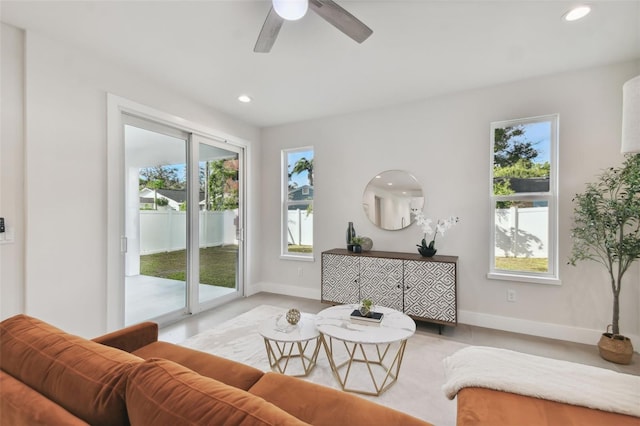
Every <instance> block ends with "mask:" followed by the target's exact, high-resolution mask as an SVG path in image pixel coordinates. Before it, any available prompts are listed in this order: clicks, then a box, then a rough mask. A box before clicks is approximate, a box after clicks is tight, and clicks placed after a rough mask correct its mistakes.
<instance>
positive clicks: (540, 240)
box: [495, 207, 549, 258]
mask: <svg viewBox="0 0 640 426" xmlns="http://www.w3.org/2000/svg"><path fill="white" fill-rule="evenodd" d="M495 214H496V230H495V232H496V251H495V255H496V256H500V257H502V256H510V257H536V258H548V257H549V223H548V218H549V208H548V207H525V208H522V207H511V208H509V209H496V213H495Z"/></svg>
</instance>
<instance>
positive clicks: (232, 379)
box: [133, 342, 264, 390]
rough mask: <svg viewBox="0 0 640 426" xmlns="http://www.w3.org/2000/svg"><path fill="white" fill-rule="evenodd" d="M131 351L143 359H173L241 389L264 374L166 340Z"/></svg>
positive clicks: (250, 384) (202, 373) (248, 386)
mask: <svg viewBox="0 0 640 426" xmlns="http://www.w3.org/2000/svg"><path fill="white" fill-rule="evenodd" d="M133 353H134V354H135V355H137V356H139V357H140V358H144V359H149V358H163V359H168V360H170V361H174V362H176V363H178V364H180V365H184V366H185V367H187V368H189V369H191V370H193V371H195V372H196V373H199V374H201V375H203V376H207V377H210V378H212V379H216V380H218V381H220V382H222V383H226V384H227V385H231V386H235V387H237V388H239V389H242V390H247V389H249V388H250V387H251V386H253V384H254V383H255V382H257V381H258V379H260V377H262V375H263V374H264V373H263V372H262V371H261V370H258V369H257V368H253V367H250V366H248V365H245V364H241V363H239V362H235V361H231V360H229V359H226V358H221V357H219V356H215V355H211V354H208V353H206V352H201V351H197V350H195V349H189V348H185V347H184V346H178V345H174V344H171V343H167V342H154V343H151V344H150V345H147V346H145V347H143V348H141V349H138V350H136V351H134V352H133Z"/></svg>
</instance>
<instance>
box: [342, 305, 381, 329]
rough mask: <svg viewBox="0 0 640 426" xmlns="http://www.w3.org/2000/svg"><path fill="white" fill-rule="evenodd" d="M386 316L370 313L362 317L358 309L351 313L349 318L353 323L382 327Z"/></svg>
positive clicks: (379, 313)
mask: <svg viewBox="0 0 640 426" xmlns="http://www.w3.org/2000/svg"><path fill="white" fill-rule="evenodd" d="M383 317H384V314H383V313H382V312H369V314H368V315H366V316H365V315H362V314H361V313H360V311H359V310H358V309H354V310H353V312H351V315H350V316H349V318H350V319H351V321H352V322H355V323H359V324H366V325H380V322H382V318H383Z"/></svg>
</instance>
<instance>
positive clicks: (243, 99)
mask: <svg viewBox="0 0 640 426" xmlns="http://www.w3.org/2000/svg"><path fill="white" fill-rule="evenodd" d="M238 100H239V101H240V102H242V103H244V104H247V103H249V102H251V97H250V96H249V95H240V96H238Z"/></svg>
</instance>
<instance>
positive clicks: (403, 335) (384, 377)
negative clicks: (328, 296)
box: [316, 305, 416, 396]
mask: <svg viewBox="0 0 640 426" xmlns="http://www.w3.org/2000/svg"><path fill="white" fill-rule="evenodd" d="M357 307H358V305H339V306H333V307H331V308H327V309H324V310H322V311H320V312H319V313H318V314H317V315H316V327H317V328H318V330H319V331H320V333H321V339H322V343H323V346H324V348H325V351H326V352H327V358H328V359H329V364H330V366H331V370H332V371H333V374H334V375H335V377H336V379H337V380H338V382H339V383H340V386H341V387H342V390H344V391H348V392H356V393H362V394H365V395H374V396H379V395H381V394H382V393H383V392H384V391H386V390H387V389H388V388H389V387H390V386H391V385H393V384H394V383H395V382H396V381H397V380H398V374H399V373H400V366H401V365H402V358H403V356H404V350H405V347H406V345H407V339H408V338H409V337H411V336H413V334H414V333H415V331H416V323H415V322H414V321H413V320H412V319H411V318H410V317H408V316H407V315H405V314H403V313H402V312H399V311H396V310H394V309H391V308H386V307H382V306H376V307H375V312H381V313H383V314H384V317H383V319H382V321H381V322H380V323H379V324H375V323H374V324H371V325H368V324H363V323H361V322H355V321H352V320H351V319H350V317H349V316H350V315H351V312H353V310H354V309H357ZM334 340H335V341H336V343H337V344H336V345H335V346H337V347H334ZM341 344H342V345H341ZM342 349H344V350H342ZM339 352H341V353H339ZM358 365H360V366H361V367H364V368H360V369H359V370H358V369H357V366H358ZM356 370H358V371H356ZM367 373H368V374H367ZM371 385H373V388H374V390H371Z"/></svg>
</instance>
